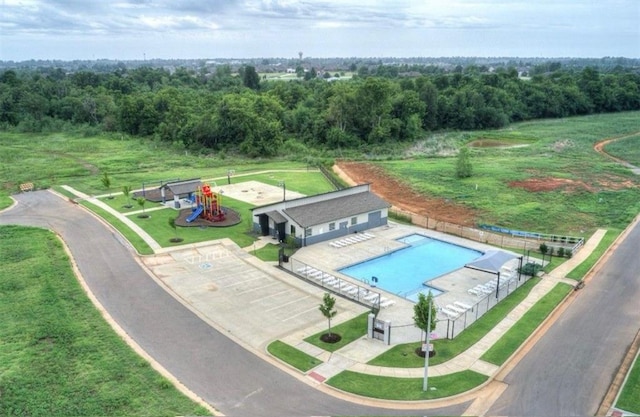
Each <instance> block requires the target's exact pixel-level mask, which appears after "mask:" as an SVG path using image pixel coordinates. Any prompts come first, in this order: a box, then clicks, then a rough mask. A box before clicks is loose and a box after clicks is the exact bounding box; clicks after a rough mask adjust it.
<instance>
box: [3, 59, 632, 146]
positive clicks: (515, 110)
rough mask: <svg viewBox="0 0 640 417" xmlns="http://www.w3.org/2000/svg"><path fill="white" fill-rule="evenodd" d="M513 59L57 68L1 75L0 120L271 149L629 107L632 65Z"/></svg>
mask: <svg viewBox="0 0 640 417" xmlns="http://www.w3.org/2000/svg"><path fill="white" fill-rule="evenodd" d="M547 70H548V71H545V72H543V71H539V72H538V73H536V74H535V75H533V76H531V77H522V76H521V74H518V72H517V70H516V69H515V68H500V69H498V70H496V71H494V72H480V71H454V72H450V73H444V72H438V73H433V74H418V75H416V76H412V77H406V76H404V77H402V76H398V75H397V74H395V73H391V74H389V73H388V72H385V71H384V70H378V71H375V72H374V74H373V75H371V74H370V73H369V72H366V71H362V73H361V74H357V75H356V76H354V77H353V78H349V79H340V78H338V79H337V80H336V79H335V78H334V77H332V78H331V79H332V80H333V81H327V80H326V79H323V78H321V77H319V76H318V77H304V78H302V79H298V80H293V81H275V80H268V81H267V80H264V79H263V78H261V77H260V76H259V75H258V73H257V72H256V69H255V68H254V67H253V66H249V65H247V66H243V67H241V68H240V70H239V71H232V69H231V67H229V66H227V65H222V66H219V67H218V68H217V70H216V72H215V74H209V73H204V72H198V71H195V70H189V69H185V68H178V69H177V70H175V71H168V70H166V69H162V68H151V67H141V68H135V69H127V68H118V69H117V70H115V71H112V72H109V73H97V72H92V71H76V72H73V73H67V72H65V71H63V70H62V69H59V68H58V69H54V68H50V69H40V70H38V71H20V70H14V69H10V70H6V71H4V72H2V73H0V129H2V130H17V131H23V132H42V131H56V130H64V129H67V128H69V127H74V126H78V125H81V126H89V127H91V128H92V129H95V131H96V132H100V131H111V132H123V133H127V134H130V135H134V136H144V137H154V138H156V139H157V140H161V141H166V142H171V143H173V144H175V145H178V146H184V147H188V148H190V147H193V148H197V147H204V148H210V149H216V150H223V149H233V150H236V151H240V152H242V153H244V154H246V155H248V156H254V157H255V156H273V155H277V154H278V153H279V152H280V150H281V147H282V145H283V143H285V142H286V141H294V142H295V141H298V142H302V143H304V144H305V145H306V146H312V147H318V148H327V149H335V148H344V149H355V148H365V147H367V146H370V145H379V144H384V143H392V142H407V141H413V140H416V139H419V138H421V137H424V135H425V134H426V133H427V132H432V131H438V130H443V129H460V130H469V129H488V128H499V127H503V126H506V125H508V124H509V123H511V122H517V121H523V120H533V119H539V118H556V117H567V116H575V115H586V114H592V113H603V112H619V111H628V110H639V109H640V75H639V74H638V73H637V72H635V71H633V70H632V69H625V68H614V69H613V70H611V71H607V72H604V73H603V72H600V71H599V70H598V69H596V68H593V67H586V68H582V69H580V70H573V69H570V70H566V69H563V68H562V67H560V66H558V67H551V68H547Z"/></svg>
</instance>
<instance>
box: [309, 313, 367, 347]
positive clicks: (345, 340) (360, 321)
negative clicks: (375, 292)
mask: <svg viewBox="0 0 640 417" xmlns="http://www.w3.org/2000/svg"><path fill="white" fill-rule="evenodd" d="M319 307H320V306H319V305H318V314H320V311H319ZM368 315H369V313H368V312H367V313H364V314H361V315H359V316H357V317H354V318H352V319H351V320H347V321H345V322H344V323H341V324H339V325H337V326H331V332H332V333H336V334H339V335H340V336H341V337H342V339H340V341H339V342H337V343H325V342H323V341H322V340H320V336H322V335H323V334H325V333H328V332H329V326H328V323H327V330H324V331H321V332H318V333H316V334H314V335H311V336H309V337H307V338H306V339H304V341H305V342H308V343H311V344H312V345H315V346H317V347H319V348H321V349H324V350H326V351H328V352H335V351H336V350H338V349H340V348H342V347H344V346H346V345H348V344H349V343H351V342H353V341H354V340H357V339H360V338H361V337H362V336H364V335H366V334H367V316H368Z"/></svg>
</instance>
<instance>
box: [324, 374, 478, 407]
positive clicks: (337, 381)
mask: <svg viewBox="0 0 640 417" xmlns="http://www.w3.org/2000/svg"><path fill="white" fill-rule="evenodd" d="M487 378H488V377H487V376H486V375H482V374H479V373H477V372H474V371H462V372H456V373H453V374H449V375H444V376H434V377H431V378H429V379H428V386H429V389H428V390H427V391H426V392H425V391H423V390H422V389H423V383H424V379H423V378H394V377H387V376H378V375H367V374H360V373H357V372H352V371H343V372H341V373H339V374H338V375H336V376H334V377H332V378H330V379H329V380H327V382H326V383H327V384H328V385H331V386H332V387H335V388H338V389H340V390H342V391H346V392H351V393H353V394H358V395H363V396H365V397H371V398H379V399H385V400H397V401H416V400H433V399H436V398H445V397H450V396H452V395H456V394H460V393H462V392H465V391H469V390H470V389H472V388H475V387H477V386H478V385H480V384H482V383H483V382H485V381H486V380H487Z"/></svg>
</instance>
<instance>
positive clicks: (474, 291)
mask: <svg viewBox="0 0 640 417" xmlns="http://www.w3.org/2000/svg"><path fill="white" fill-rule="evenodd" d="M467 293H469V294H471V295H476V296H478V297H479V296H481V295H482V291H480V290H479V289H478V288H469V289H468V290H467Z"/></svg>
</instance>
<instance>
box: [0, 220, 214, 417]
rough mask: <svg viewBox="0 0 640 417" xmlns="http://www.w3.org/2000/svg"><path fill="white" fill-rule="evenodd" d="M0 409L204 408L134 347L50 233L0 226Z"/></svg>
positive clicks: (183, 411)
mask: <svg viewBox="0 0 640 417" xmlns="http://www.w3.org/2000/svg"><path fill="white" fill-rule="evenodd" d="M0 253H1V254H2V258H3V261H4V262H3V265H2V269H0V317H2V320H0V340H2V343H0V370H1V371H0V393H1V394H0V395H1V397H0V398H1V399H0V415H2V416H46V417H49V416H99V415H105V416H106V415H140V416H142V415H149V416H176V415H210V413H209V412H208V411H207V410H206V409H204V408H202V407H201V406H199V405H197V404H195V403H193V402H192V401H190V400H189V399H187V398H186V397H184V396H183V395H182V394H181V393H179V392H178V391H177V390H176V389H175V388H174V387H173V385H172V384H171V383H170V382H169V381H167V380H166V379H165V378H163V377H162V376H161V375H160V374H158V373H157V372H156V371H155V370H153V369H152V368H151V366H150V365H149V363H147V362H146V361H144V360H143V359H142V358H140V357H139V356H138V355H136V354H135V353H134V352H133V351H132V350H131V349H130V348H129V347H128V346H127V345H126V344H125V343H124V342H123V341H122V339H120V337H119V336H117V335H116V334H115V333H114V332H113V330H112V329H111V328H110V327H109V326H108V325H107V323H106V322H105V321H104V319H103V318H102V316H101V315H100V313H99V312H98V311H97V310H96V309H95V307H94V306H93V304H91V302H90V301H89V299H88V298H87V296H86V294H85V293H84V291H83V290H82V288H81V287H80V285H79V283H78V282H77V281H76V278H75V276H74V275H73V273H72V270H71V266H70V263H69V259H68V257H67V255H66V253H65V252H64V250H63V248H62V245H61V243H60V241H59V240H58V239H57V238H56V236H55V234H54V233H51V232H49V231H45V230H42V229H36V228H26V227H18V226H1V227H0Z"/></svg>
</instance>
